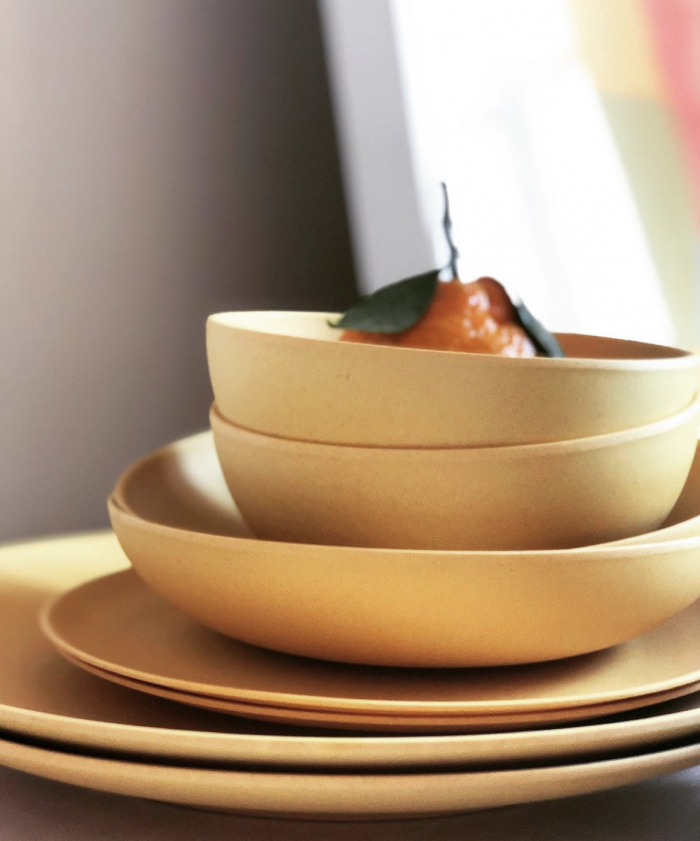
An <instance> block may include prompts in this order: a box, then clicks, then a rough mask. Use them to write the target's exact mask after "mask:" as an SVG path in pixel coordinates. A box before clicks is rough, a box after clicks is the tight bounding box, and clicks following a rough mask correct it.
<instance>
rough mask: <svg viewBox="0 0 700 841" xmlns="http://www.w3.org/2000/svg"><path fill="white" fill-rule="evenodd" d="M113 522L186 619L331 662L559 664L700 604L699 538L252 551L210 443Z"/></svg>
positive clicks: (172, 454) (186, 451)
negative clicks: (476, 548) (566, 546)
mask: <svg viewBox="0 0 700 841" xmlns="http://www.w3.org/2000/svg"><path fill="white" fill-rule="evenodd" d="M110 513H111V518H112V524H113V526H114V529H115V531H116V533H117V536H118V537H119V540H120V542H121V544H122V547H123V548H124V550H125V552H126V554H127V556H128V557H129V559H130V561H131V562H132V564H133V565H134V567H135V569H136V571H137V572H138V573H139V575H140V576H141V577H142V578H143V579H144V581H146V583H147V584H148V585H149V586H150V587H152V588H153V589H154V590H155V591H156V592H158V593H159V594H160V595H161V596H163V597H164V598H165V599H167V600H168V601H170V602H171V603H172V604H174V605H176V606H177V607H179V608H180V609H182V610H184V611H185V612H187V613H188V614H189V615H190V616H192V617H193V618H195V619H197V620H198V621H200V622H202V623H204V624H205V625H208V626H209V627H211V628H214V629H215V630H218V631H220V632H221V633H224V634H228V635H230V636H233V637H237V638H238V639H241V640H244V641H246V642H249V643H253V644H255V645H261V646H264V647H267V648H272V649H277V650H280V651H287V652H290V653H293V654H302V655H306V656H310V657H319V658H323V659H328V660H340V661H346V662H356V663H366V664H374V665H388V666H401V665H403V666H470V665H495V664H506V663H523V662H535V661H538V660H549V659H555V658H559V657H565V656H570V655H572V654H580V653H584V652H587V651H592V650H596V649H600V648H605V647H607V646H610V645H614V644H616V643H618V642H622V641H624V640H627V639H631V638H632V637H635V636H638V635H639V634H642V633H644V632H645V631H648V630H650V629H651V628H654V627H655V626H657V625H659V624H660V623H661V622H663V621H664V620H665V619H667V618H668V617H670V616H672V615H673V614H674V613H677V612H678V611H679V610H682V609H683V608H684V607H686V606H687V605H689V604H690V603H691V602H693V601H694V600H695V599H696V598H697V597H698V596H699V595H700V538H699V537H695V538H689V539H686V540H684V541H681V542H669V543H666V544H662V543H658V544H654V543H650V544H649V545H646V546H639V547H635V546H632V547H607V548H606V547H591V548H588V549H579V550H562V551H553V552H503V553H495V552H491V553H489V552H481V553H479V552H419V551H403V550H401V551H399V550H380V549H353V548H348V547H327V546H315V545H310V544H306V545H304V544H293V543H274V542H272V541H262V540H255V539H252V538H248V537H239V536H237V535H241V534H245V531H244V526H243V525H242V522H241V519H240V516H239V515H238V513H237V512H236V509H235V507H234V506H233V504H232V503H231V501H230V499H228V498H227V492H226V487H225V485H224V482H223V479H222V476H221V469H220V467H219V464H218V462H217V459H216V454H215V452H214V448H213V446H212V443H211V436H209V435H208V434H205V435H201V436H195V437H193V438H191V439H188V440H185V441H182V442H180V443H178V444H174V445H172V446H170V447H167V448H165V449H163V450H160V451H159V452H157V453H155V454H154V455H152V456H150V457H148V458H147V459H144V460H143V461H141V462H139V463H138V464H137V465H135V466H134V467H133V468H131V469H130V470H129V471H127V472H126V473H125V474H124V476H123V477H122V478H121V479H120V481H119V483H118V485H117V488H116V490H115V494H114V497H113V500H112V501H111V502H110ZM581 515H582V517H585V516H587V512H586V511H585V510H583V511H582V512H581Z"/></svg>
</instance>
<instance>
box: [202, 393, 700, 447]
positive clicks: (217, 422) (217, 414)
mask: <svg viewBox="0 0 700 841" xmlns="http://www.w3.org/2000/svg"><path fill="white" fill-rule="evenodd" d="M698 415H700V391H699V392H697V393H696V395H695V397H694V398H693V400H692V401H691V403H689V404H688V406H686V407H685V408H684V409H681V411H680V412H676V413H675V414H673V415H669V416H668V417H666V418H662V419H661V420H658V421H654V422H653V423H648V424H645V425H643V426H634V427H631V428H629V429H622V430H618V431H617V432H605V433H603V434H602V435H591V436H588V437H585V438H570V439H568V440H565V441H546V442H542V443H536V444H505V445H503V446H498V445H496V446H488V447H459V446H451V447H445V446H437V447H398V446H393V447H387V446H380V445H373V444H363V445H359V446H358V445H356V444H336V443H333V444H331V443H326V442H325V441H305V440H300V439H297V438H285V437H283V436H281V435H270V434H268V433H265V432H258V431H257V430H253V429H249V428H248V427H245V426H240V425H239V424H235V423H233V422H232V421H230V420H229V419H228V418H226V417H224V415H223V414H222V413H221V410H220V409H219V407H218V406H217V404H216V401H214V402H213V403H212V404H211V407H210V409H209V422H210V424H211V426H212V429H214V427H216V431H215V438H216V436H217V435H219V434H220V435H222V436H226V437H230V436H232V435H243V436H246V437H248V438H251V439H254V440H257V441H259V443H260V444H261V445H262V446H266V445H268V446H272V445H275V446H276V448H277V449H278V450H281V449H288V450H304V451H305V452H307V453H315V454H318V455H319V456H321V455H324V454H325V455H327V456H333V457H341V456H343V457H345V458H346V459H347V458H352V457H353V455H355V456H358V457H361V456H362V455H364V454H368V453H371V454H372V456H373V457H377V456H380V455H382V454H384V453H386V454H389V453H391V456H392V458H394V459H404V460H409V459H418V458H420V457H421V456H422V455H427V454H430V455H431V457H432V458H443V459H445V460H449V459H454V458H459V460H460V461H469V462H475V461H481V460H500V459H504V458H508V459H511V460H513V459H518V460H520V459H526V458H537V457H546V456H548V455H553V456H556V455H565V454H566V455H568V454H571V453H579V452H588V451H589V450H597V449H603V448H606V447H614V446H618V445H622V444H627V443H632V442H634V441H642V440H644V439H646V438H653V437H655V436H656V435H663V434H664V433H667V432H672V431H673V430H675V429H679V428H680V427H682V426H684V425H685V424H686V423H688V422H689V421H690V420H691V419H692V418H694V417H697V416H698Z"/></svg>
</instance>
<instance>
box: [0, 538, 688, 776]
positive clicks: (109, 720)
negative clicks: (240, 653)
mask: <svg viewBox="0 0 700 841" xmlns="http://www.w3.org/2000/svg"><path fill="white" fill-rule="evenodd" d="M126 564H127V560H126V558H125V557H124V555H123V553H122V552H121V550H120V549H119V547H118V545H117V542H116V540H115V539H114V537H113V535H111V534H106V533H100V534H94V535H90V534H87V535H80V536H70V537H64V538H60V539H52V540H41V541H35V542H32V543H23V544H16V545H10V546H6V547H3V548H0V678H1V679H0V727H1V728H3V730H4V731H5V732H6V733H15V734H18V735H20V736H22V737H30V738H32V739H42V740H50V741H52V742H54V744H55V743H59V742H60V743H61V744H64V745H67V746H69V747H70V746H73V747H78V748H89V749H90V750H91V751H93V752H95V751H99V752H100V754H101V755H105V754H109V753H111V752H119V753H121V754H125V753H131V754H138V755H139V756H140V757H141V758H143V757H144V756H149V757H152V758H153V761H156V762H158V761H163V760H165V761H170V760H171V759H176V760H179V761H181V762H182V761H185V762H189V763H190V764H196V763H198V762H202V763H204V762H206V763H211V762H216V763H219V764H223V763H235V764H236V765H241V764H243V765H250V764H251V763H252V764H257V765H261V764H263V765H267V766H271V767H277V768H278V769H279V768H283V767H284V766H292V767H295V768H301V767H306V768H311V767H325V768H343V769H346V770H347V769H349V768H364V769H368V768H373V769H380V768H391V767H403V768H408V767H411V766H414V767H415V766H421V767H431V768H432V767H436V768H439V767H441V766H443V767H444V766H452V767H455V766H456V765H460V764H462V765H467V764H468V765H469V766H471V767H474V766H484V765H489V764H494V763H499V764H501V765H502V764H503V763H506V762H522V761H528V760H530V761H531V760H533V759H538V760H542V759H550V760H551V759H562V758H564V757H569V758H570V759H573V758H577V757H584V756H589V755H591V754H597V755H603V754H605V753H606V752H607V753H614V752H619V751H621V750H629V749H631V748H641V747H644V746H649V745H654V744H659V743H661V742H663V741H668V740H669V739H680V738H683V737H690V736H693V735H694V734H697V733H699V732H700V695H697V694H696V695H692V696H689V697H687V698H684V699H681V700H677V701H673V702H669V703H667V704H664V705H663V706H661V707H655V708H647V709H643V710H638V711H636V712H635V713H634V714H631V715H627V716H623V717H619V716H618V718H617V720H615V721H610V722H602V723H595V724H586V725H582V726H569V727H565V728H556V729H554V728H551V727H550V728H549V729H546V730H531V731H521V732H515V733H514V732H509V733H479V734H468V735H449V736H445V735H441V736H426V735H419V736H378V735H375V736H366V735H351V736H348V735H335V736H333V735H329V734H328V733H324V732H323V731H315V730H311V729H309V728H308V727H304V728H303V729H301V728H291V727H285V726H280V725H272V724H264V723H262V722H256V721H253V720H250V719H243V718H233V717H232V716H230V715H217V714H214V713H211V714H209V713H205V712H203V711H200V710H196V709H193V708H192V707H189V708H188V707H184V706H181V705H180V704H171V703H168V702H167V701H160V700H158V699H155V698H153V697H150V698H149V697H147V696H144V695H142V694H140V693H139V692H132V691H124V690H122V689H120V688H119V687H117V686H115V685H114V684H113V683H111V684H110V683H107V681H106V680H96V679H94V678H92V677H91V676H90V675H88V674H86V673H85V672H82V671H79V670H77V669H74V668H73V667H72V666H70V665H69V664H68V663H66V662H65V661H64V660H63V659H62V658H60V657H59V656H58V655H57V654H54V652H53V651H52V649H51V647H50V645H49V643H48V642H47V641H46V639H45V637H44V636H43V635H42V634H41V632H40V630H39V626H38V624H37V621H36V617H37V611H38V610H39V609H40V608H41V606H42V605H43V604H44V603H45V602H46V600H47V599H48V598H50V597H51V596H52V595H53V594H56V593H59V592H62V591H65V590H66V589H68V588H69V587H72V586H74V585H76V584H79V583H81V582H83V581H85V580H87V579H89V578H92V577H94V576H95V575H102V574H106V573H109V572H112V571H114V570H116V569H121V568H123V567H124V566H125V565H126ZM82 668H85V665H84V664H83V666H82ZM102 677H104V675H102ZM112 679H114V678H112ZM47 681H48V682H49V683H50V687H51V691H47ZM125 682H126V680H125ZM174 694H176V693H174ZM178 700H181V699H179V698H178ZM269 709H271V710H274V709H275V708H269ZM263 712H265V710H263ZM282 712H283V711H282ZM2 756H3V758H5V757H6V756H7V754H6V753H4V754H2ZM13 756H16V755H14V754H13Z"/></svg>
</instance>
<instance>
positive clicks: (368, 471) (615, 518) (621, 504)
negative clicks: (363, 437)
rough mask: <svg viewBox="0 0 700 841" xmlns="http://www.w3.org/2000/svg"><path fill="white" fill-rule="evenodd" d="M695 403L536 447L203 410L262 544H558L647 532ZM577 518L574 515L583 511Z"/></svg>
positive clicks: (686, 463)
mask: <svg viewBox="0 0 700 841" xmlns="http://www.w3.org/2000/svg"><path fill="white" fill-rule="evenodd" d="M699 413H700V399H699V398H696V399H695V400H694V402H693V403H692V404H691V405H690V406H688V407H687V408H686V409H684V410H683V411H682V412H679V413H677V414H675V415H673V416H672V417H669V418H666V419H665V420H662V421H658V422H656V423H653V424H649V425H648V426H643V427H639V428H636V429H630V430H625V431H623V432H615V433H611V434H608V435H598V436H596V437H594V438H580V439H576V440H574V441H560V442H554V443H548V444H527V445H520V446H509V447H489V448H472V449H462V448H460V449H401V448H378V447H351V446H335V445H329V444H315V443H309V442H301V441H291V440H288V439H285V438H276V437H272V436H268V435H263V434H261V433H257V432H251V431H249V430H246V429H242V428H241V427H237V426H234V425H233V424H231V423H230V422H228V421H227V420H225V419H224V418H223V417H222V416H221V414H220V413H219V411H218V410H217V408H216V406H213V407H212V410H211V413H210V419H211V425H212V431H213V433H214V441H215V443H216V449H217V452H218V455H219V460H220V462H221V466H222V469H223V472H224V476H225V478H226V482H227V484H228V486H229V489H230V490H231V493H232V495H233V497H234V499H235V500H236V504H237V505H238V507H239V508H240V510H241V512H242V514H243V516H244V518H245V519H246V522H247V523H248V525H249V526H250V528H251V529H252V531H253V532H254V533H255V534H256V535H257V536H258V537H262V538H266V539H269V540H279V541H289V542H294V543H318V544H325V545H340V546H364V547H376V548H388V549H439V550H462V551H464V550H477V551H488V550H499V551H502V550H534V549H569V548H574V547H577V546H587V545H591V544H595V543H604V542H606V541H612V540H618V539H622V538H625V537H630V536H632V535H636V534H641V533H643V532H648V531H653V530H654V529H656V528H657V527H658V526H659V525H660V524H661V523H662V522H663V520H664V519H665V518H666V517H667V516H668V514H669V512H670V511H671V509H672V508H673V506H674V505H675V503H676V501H677V499H678V497H679V495H680V492H681V490H682V488H683V484H684V482H685V480H686V478H687V476H688V472H689V470H690V465H691V462H692V460H693V455H694V453H695V447H696V441H697V426H698V414H699ZM582 512H586V513H585V515H582Z"/></svg>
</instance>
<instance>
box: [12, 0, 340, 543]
mask: <svg viewBox="0 0 700 841" xmlns="http://www.w3.org/2000/svg"><path fill="white" fill-rule="evenodd" d="M2 16H3V18H4V20H3V26H2V27H0V30H1V34H0V48H1V49H2V53H3V55H4V58H5V65H6V67H5V69H4V80H3V86H2V97H3V99H2V101H1V102H0V105H1V106H2V108H1V109H0V110H1V111H2V113H3V114H4V123H5V125H4V126H3V131H2V133H1V135H0V138H1V139H0V173H2V175H1V178H2V180H1V181H0V199H1V201H2V206H3V207H9V208H12V216H11V218H10V217H9V215H8V217H6V219H4V220H3V226H2V232H1V233H0V237H1V238H2V239H1V241H0V253H1V254H2V261H3V265H2V284H3V295H2V297H3V307H2V310H3V314H4V316H5V320H6V322H7V323H3V324H2V328H1V329H0V341H1V342H2V343H3V347H2V367H3V378H2V379H3V389H2V391H3V399H2V405H1V408H0V415H1V421H2V423H1V426H2V428H1V429H0V433H1V434H2V449H1V450H0V453H1V455H0V539H11V538H15V537H22V536H31V535H38V534H43V533H49V532H54V531H66V530H72V529H81V528H87V527H92V526H101V525H104V524H106V522H107V520H106V513H105V504H104V500H105V497H106V495H107V493H108V492H109V490H110V489H111V486H112V484H113V481H114V479H115V478H116V476H117V473H118V472H119V471H120V470H121V469H123V468H124V467H125V466H126V465H127V464H128V463H129V462H130V461H131V460H132V459H134V458H135V457H138V456H140V455H142V454H144V453H146V452H147V451H149V450H150V449H152V448H153V447H156V446H159V445H161V444H164V443H166V442H167V441H168V440H170V439H173V438H175V437H178V436H181V435H184V434H186V433H188V432H191V431H194V430H197V429H200V428H203V427H204V426H205V425H206V423H207V410H208V405H209V402H210V400H211V391H210V388H209V383H208V378H207V373H206V360H205V348H204V322H205V319H206V316H207V314H208V313H210V312H215V311H219V310H225V309H249V308H251V309H252V308H264V309H321V310H323V309H328V310H336V309H342V308H344V307H345V306H346V305H347V304H348V303H349V302H350V301H351V300H352V299H353V298H354V296H355V292H354V281H353V270H352V265H351V256H350V245H349V238H348V232H347V224H346V217H345V209H344V202H343V196H342V187H341V181H340V171H339V163H338V157H337V150H336V144H335V137H334V128H333V120H332V115H331V107H330V100H329V92H328V85H327V79H326V73H325V65H324V59H323V45H322V40H321V32H320V24H319V20H318V12H317V9H316V3H315V0H295V2H294V3H280V2H279V0H118V2H117V1H116V0H109V1H108V2H105V3H94V2H92V0H70V2H57V3H50V4H46V3H43V2H41V0H8V2H7V3H5V4H4V5H3V12H2Z"/></svg>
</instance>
